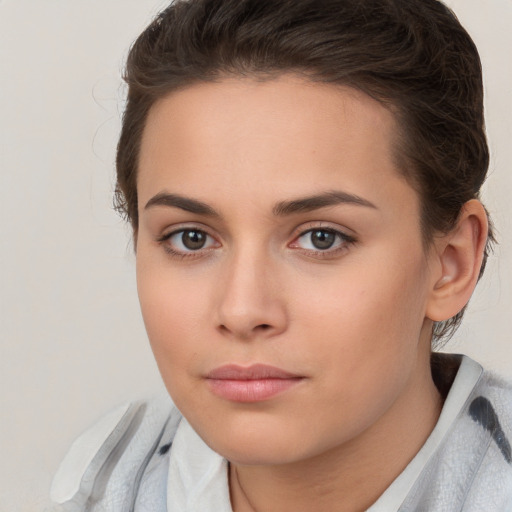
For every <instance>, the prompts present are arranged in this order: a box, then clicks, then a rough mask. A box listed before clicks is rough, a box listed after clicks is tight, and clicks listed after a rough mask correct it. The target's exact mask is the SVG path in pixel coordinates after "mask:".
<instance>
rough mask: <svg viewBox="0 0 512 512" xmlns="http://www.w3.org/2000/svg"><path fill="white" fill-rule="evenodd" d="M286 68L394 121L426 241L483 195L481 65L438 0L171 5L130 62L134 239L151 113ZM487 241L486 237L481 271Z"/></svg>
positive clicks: (121, 183) (127, 164)
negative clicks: (201, 88)
mask: <svg viewBox="0 0 512 512" xmlns="http://www.w3.org/2000/svg"><path fill="white" fill-rule="evenodd" d="M285 72H293V73H298V74H301V75H304V76H306V77H307V78H309V79H310V80H314V81H321V82H326V83H332V84H342V85H349V86H352V87H355V88H357V89H359V90H361V91H363V92H365V93H366V94H368V95H370V96H372V97H373V98H375V99H376V100H378V101H380V102H381V103H383V104H384V105H385V106H386V107H387V108H389V109H390V110H391V111H392V112H393V113H394V115H395V118H396V119H397V121H398V123H397V124H398V126H399V127H400V128H399V130H400V133H399V134H398V141H397V147H396V151H395V152H396V158H397V163H398V167H399V168H400V169H401V172H402V173H403V174H404V176H405V177H406V179H408V180H409V182H410V183H411V185H412V186H413V187H414V188H415V189H416V190H417V192H418V194H419V196H420V198H421V204H422V231H423V236H424V240H425V242H426V244H428V243H429V242H430V241H431V240H432V237H433V235H434V233H436V232H443V233H446V232H449V231H450V230H451V229H452V228H453V227H454V226H455V224H456V222H457V218H458V215H459V213H460V211H461V208H462V206H463V205H464V203H465V202H467V201H468V200H470V199H472V198H478V197H479V191H480V187H481V186H482V184H483V182H484V180H485V177H486V173H487V167H488V164H489V153H488V148H487V142H486V137H485V131H484V117H483V86H482V72H481V64H480V59H479V56H478V51H477V49H476V47H475V45H474V43H473V41H472V40H471V38H470V36H469V35H468V33H467V32H466V31H465V30H464V28H463V27H462V26H461V25H460V23H459V22H458V20H457V18H456V17H455V15H454V14H453V13H452V12H451V11H450V10H449V9H448V8H447V7H446V6H445V5H443V4H442V3H441V2H439V1H437V0H176V1H175V2H174V3H172V4H171V5H170V6H169V7H168V8H167V9H165V10H164V11H162V12H161V13H160V14H159V15H158V16H157V17H156V19H155V20H154V21H153V22H152V23H151V24H150V25H149V26H148V27H147V29H146V30H144V32H143V33H142V34H141V35H140V36H139V38H138V39H137V40H136V41H135V43H134V45H133V46H132V48H131V51H130V53H129V56H128V59H127V64H126V72H125V80H126V82H127V84H128V98H127V104H126V109H125V112H124V117H123V127H122V131H121V136H120V139H119V144H118V149H117V187H116V194H115V205H116V208H117V210H118V211H120V212H121V213H122V214H124V215H125V217H126V218H127V219H129V220H130V222H131V224H132V226H133V229H134V232H136V230H137V227H138V213H137V207H138V205H137V186H136V185H137V183H136V181H137V165H138V154H139V147H140V142H141V138H142V132H143V130H144V124H145V121H146V118H147V115H148V112H149V110H150V108H151V106H152V105H153V104H154V103H155V102H156V101H157V100H158V99H160V98H162V97H163V96H165V95H166V94H168V93H169V92H171V91H174V90H177V89H179V88H183V87H186V86H187V85H190V84H193V83H196V82H205V81H215V80H219V79H221V78H223V77H225V76H229V75H236V76H251V77H256V78H258V79H270V78H272V77H274V76H277V75H279V74H282V73H285ZM493 240H494V238H493V234H492V229H490V230H489V236H488V243H487V247H486V251H485V255H484V262H483V264H482V269H481V273H482V272H483V269H484V267H485V262H486V259H487V255H488V252H489V249H490V247H491V242H492V241H493ZM480 275H481V274H480ZM463 311H464V310H462V311H461V312H459V313H458V314H457V315H456V316H454V317H453V318H451V319H449V320H447V321H446V322H439V323H436V324H435V326H434V339H438V340H439V339H441V338H446V337H449V335H451V334H452V333H453V331H454V330H455V329H456V327H457V326H458V324H459V323H460V320H461V318H462V314H463Z"/></svg>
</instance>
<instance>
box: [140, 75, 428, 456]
mask: <svg viewBox="0 0 512 512" xmlns="http://www.w3.org/2000/svg"><path fill="white" fill-rule="evenodd" d="M395 132H396V127H395V124H394V119H393V117H392V115H391V114H390V112H389V111H388V110H386V109H385V108H383V107H382V106H381V105H380V104H379V103H377V102H376V101H374V100H372V99H371V98H369V97H368V96H366V95H364V94H362V93H360V92H357V91H355V90H353V89H350V88H342V87H335V86H332V85H323V84H313V83H310V82H306V81H303V80H301V79H299V78H297V77H294V76H291V75H288V76H283V77H281V78H279V79H276V80H270V81H264V82H262V81H256V80H252V79H226V80H224V81H221V82H218V83H208V84H199V85H194V86H191V87H189V88H186V89H184V90H181V91H179V92H175V93H172V94H170V95H169V96H167V97H166V98H165V99H163V100H161V101H159V102H158V103H156V104H155V105H154V107H153V108H152V110H151V111H150V114H149V117H148V119H147V125H146V127H145V130H144V134H143V139H142V146H141V152H140V167H139V175H138V197H139V216H140V224H139V229H138V233H137V279H138V290H139V296H140V302H141V306H142V313H143V316H144V321H145V324H146V328H147V332H148V335H149V339H150V342H151V345H152V348H153V351H154V354H155V357H156V360H157V363H158V366H159V369H160V372H161V374H162V377H163V380H164V382H165V384H166V386H167V389H168V391H169V393H170V394H171V396H172V398H173V399H174V401H175V403H176V405H177V406H178V408H179V409H180V410H181V412H182V413H183V414H184V416H185V417H186V418H187V419H188V421H189V422H190V423H191V425H192V426H193V427H194V429H195V430H196V431H197V432H198V433H199V434H200V435H201V437H202V438H203V439H204V440H205V441H206V442H207V443H208V444H209V445H210V446H211V447H212V448H213V449H214V450H216V451H217V452H219V453H221V454H222V455H224V456H225V457H227V458H228V459H229V460H231V461H234V462H239V463H248V464H279V463H287V462H294V461H299V460H304V459H306V458H308V457H314V456H316V455H320V454H322V453H326V452H329V451H330V450H333V449H340V448H342V447H346V446H349V445H350V443H353V442H356V441H357V439H358V438H360V437H361V436H363V435H367V433H368V432H372V431H375V432H378V431H379V429H380V430H381V431H382V429H386V428H387V429H390V428H392V426H393V422H397V421H399V420H400V418H402V419H403V417H404V416H403V415H404V414H412V413H413V411H414V408H415V406H413V403H416V406H417V400H418V397H421V393H422V392H423V391H424V390H425V389H426V387H427V386H428V384H427V381H428V380H429V379H430V374H429V371H428V360H429V349H430V347H429V344H430V340H429V336H430V328H431V322H430V320H428V319H426V309H427V306H428V302H429V291H430V290H431V288H432V281H433V277H432V274H431V271H429V268H431V267H432V265H433V263H432V261H430V260H431V259H432V258H433V257H432V256H429V255H428V254H426V253H425V251H424V247H423V245H422V238H421V232H420V218H419V201H418V197H417V194H416V193H415V192H414V190H413V189H412V188H411V187H410V186H409V185H408V183H407V182H406V181H405V180H404V179H403V177H402V176H401V175H400V173H399V171H398V169H397V168H396V166H395V163H394V160H393V156H392V144H393V137H394V134H395ZM431 263H432V265H431Z"/></svg>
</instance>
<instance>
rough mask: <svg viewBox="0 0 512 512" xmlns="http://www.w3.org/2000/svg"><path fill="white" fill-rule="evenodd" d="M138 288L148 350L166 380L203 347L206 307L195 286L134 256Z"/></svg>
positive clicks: (203, 297)
mask: <svg viewBox="0 0 512 512" xmlns="http://www.w3.org/2000/svg"><path fill="white" fill-rule="evenodd" d="M137 258H138V260H137V288H138V294H139V301H140V305H141V311H142V316H143V319H144V324H145V326H146V331H147V334H148V337H149V341H150V344H151V348H152V350H153V353H154V355H155V359H156V362H157V364H158V367H159V369H160V372H161V374H162V377H163V379H164V381H165V383H166V385H169V382H168V381H169V379H171V378H172V376H173V375H177V374H178V373H179V372H180V371H181V370H182V369H183V368H187V367H189V366H190V364H191V360H193V359H194V354H195V353H196V352H197V350H198V349H199V348H200V345H201V344H202V343H205V340H204V337H202V336H200V333H199V326H200V325H201V324H202V322H201V318H202V316H203V315H204V310H205V307H206V304H205V300H206V294H205V293H203V292H204V290H203V289H201V290H198V283H197V282H195V281H194V282H191V280H190V279H183V278H180V277H179V276H177V275H174V273H172V272H169V270H168V269H165V268H161V267H160V271H158V267H152V266H151V265H149V264H146V263H147V262H146V261H144V256H143V255H139V254H138V255H137Z"/></svg>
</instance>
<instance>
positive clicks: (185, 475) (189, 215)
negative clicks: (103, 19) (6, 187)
mask: <svg viewBox="0 0 512 512" xmlns="http://www.w3.org/2000/svg"><path fill="white" fill-rule="evenodd" d="M126 81H127V83H128V86H129V92H128V102H127V106H126V111H125V114H124V120H123V129H122V133H121V137H120V141H119V146H118V159H117V172H118V189H117V196H116V198H117V205H118V207H119V209H120V211H121V212H123V213H124V214H126V217H127V218H128V219H129V221H130V222H131V224H132V226H133V235H134V246H135V250H136V254H137V280H138V290H139V297H140V302H141V307H142V313H143V317H144V321H145V324H146V328H147V332H148V335H149V340H150V342H151V345H152V348H153V351H154V354H155V357H156V360H157V363H158V366H159V368H160V372H161V374H162V377H163V380H164V382H165V384H166V387H167V389H168V391H169V395H170V397H171V398H172V402H171V401H170V400H169V399H168V398H162V399H161V400H156V401H149V402H145V403H133V404H128V405H126V406H124V407H121V408H120V409H118V410H116V411H114V412H113V413H112V414H111V415H109V416H108V417H107V418H105V419H104V420H103V421H102V422H100V423H99V424H98V425H96V426H95V427H94V428H93V429H91V430H90V431H89V432H87V433H86V434H84V435H83V436H82V437H81V438H80V439H79V440H78V441H77V442H76V443H75V445H74V446H73V447H72V449H71V451H70V453H69V455H68V456H67V458H66V459H65V460H64V462H63V464H62V466H61V469H60V470H59V472H58V474H57V475H56V478H55V481H54V484H53V488H52V497H53V499H54V501H55V502H56V503H57V504H58V506H57V508H56V510H62V511H82V510H83V511H94V512H98V511H128V510H136V511H155V512H158V511H165V510H167V511H169V512H178V511H198V512H207V511H211V512H230V511H234V512H250V511H252V512H254V511H257V512H262V511H263V512H274V511H276V512H277V511H279V512H287V511H294V512H297V511H312V510H320V511H323V512H329V511H336V512H340V511H360V510H370V511H372V512H377V511H395V510H400V511H436V512H438V511H460V510H464V511H470V510H472V511H481V510H486V511H506V510H511V509H512V468H511V459H512V454H511V447H510V438H511V436H512V432H511V430H512V428H511V425H512V422H511V414H512V413H511V401H512V393H511V390H510V387H509V386H508V385H506V384H503V383H501V382H500V381H499V380H497V379H496V378H494V377H493V376H491V375H489V374H488V373H487V372H484V371H483V370H482V368H481V367H480V366H479V365H478V364H477V363H475V362H474V361H472V360H470V359H468V358H466V357H460V356H447V355H443V356H441V355H440V354H432V352H431V350H432V348H431V347H432V343H433V342H434V343H435V342H436V341H439V340H441V339H443V338H445V337H446V336H449V335H450V333H451V332H453V330H454V329H455V328H456V327H457V325H458V323H459V322H460V319H461V316H462V313H463V311H464V308H465V305H466V304H467V302H468V300H469V299H470V296H471V294H472V292H473V290H474V287H475V285H476V282H477V280H478V278H479V276H480V275H481V273H482V271H483V268H484V265H485V260H486V257H487V249H488V245H489V243H490V242H491V241H492V240H493V235H492V230H491V229H490V228H489V223H488V218H487V214H486V211H485V209H484V207H483V206H482V204H481V202H480V201H479V190H480V187H481V185H482V183H483V181H484V179H485V176H486V171H487V166H488V150H487V145H486V140H485V134H484V120H483V107H482V95H483V92H482V82H481V69H480V62H479V57H478V53H477V51H476V48H475V46H474V44H473V42H472V41H471V39H470V37H469V36H468V34H467V33H466V32H465V31H464V29H463V28H462V27H461V26H460V24H459V23H458V21H457V19H456V18H455V16H454V15H453V14H452V13H451V12H450V11H449V10H448V9H447V8H446V7H445V6H444V5H443V4H441V3H440V2H438V1H435V0H407V1H398V0H365V1H361V0H293V1H286V0H178V1H176V2H174V3H173V4H172V5H171V6H170V7H169V8H167V9H166V10H165V11H163V12H162V13H161V14H160V15H159V16H158V17H157V19H156V20H155V21H154V22H153V23H152V24H151V25H150V26H149V27H148V28H147V29H146V30H145V31H144V32H143V34H142V35H141V36H140V37H139V38H138V40H137V41H136V43H135V44H134V46H133V48H132V50H131V52H130V55H129V57H128V62H127V68H126Z"/></svg>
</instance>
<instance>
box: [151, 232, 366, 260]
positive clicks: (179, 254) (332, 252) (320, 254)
mask: <svg viewBox="0 0 512 512" xmlns="http://www.w3.org/2000/svg"><path fill="white" fill-rule="evenodd" d="M187 232H195V233H198V234H201V235H204V236H206V237H207V239H208V238H209V239H211V240H214V241H215V238H214V237H213V236H212V235H210V234H209V233H208V232H207V231H206V230H204V229H202V228H196V227H185V228H180V229H176V230H173V231H171V232H170V233H165V234H163V235H162V236H160V237H158V238H157V242H158V243H159V244H161V245H162V246H163V248H164V250H165V251H166V252H167V253H168V254H169V255H170V256H171V257H173V258H177V259H186V258H198V257H201V256H204V254H205V252H210V251H211V250H213V249H215V248H218V247H220V244H218V243H217V244H218V245H217V247H215V246H213V247H206V248H202V247H201V248H199V249H197V250H193V249H189V251H183V250H176V249H175V248H173V246H172V245H171V244H170V243H169V241H170V240H171V239H172V237H174V236H176V235H179V234H181V235H182V236H183V234H184V233H187ZM314 232H322V233H327V234H331V235H334V237H335V242H334V243H337V245H336V246H335V247H334V248H331V247H328V248H326V249H325V250H322V249H316V250H314V249H304V248H301V247H298V246H297V242H298V240H300V239H301V238H303V237H305V236H307V235H308V234H312V233H314ZM336 240H337V242H336ZM356 242H357V240H356V238H354V237H353V236H351V235H347V234H346V233H344V232H342V231H340V230H338V229H334V228H332V227H323V226H319V225H316V226H313V227H311V228H309V229H305V230H304V229H302V230H301V231H300V232H299V233H298V234H297V235H296V236H295V238H294V239H293V241H292V242H291V243H290V244H288V247H291V248H294V249H297V250H299V251H300V252H302V253H303V254H305V255H307V256H313V257H315V258H324V259H328V258H333V257H336V256H337V255H338V254H339V253H340V252H342V251H345V250H347V249H348V248H349V247H350V246H351V245H353V244H354V243H356ZM206 243H208V242H206Z"/></svg>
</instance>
